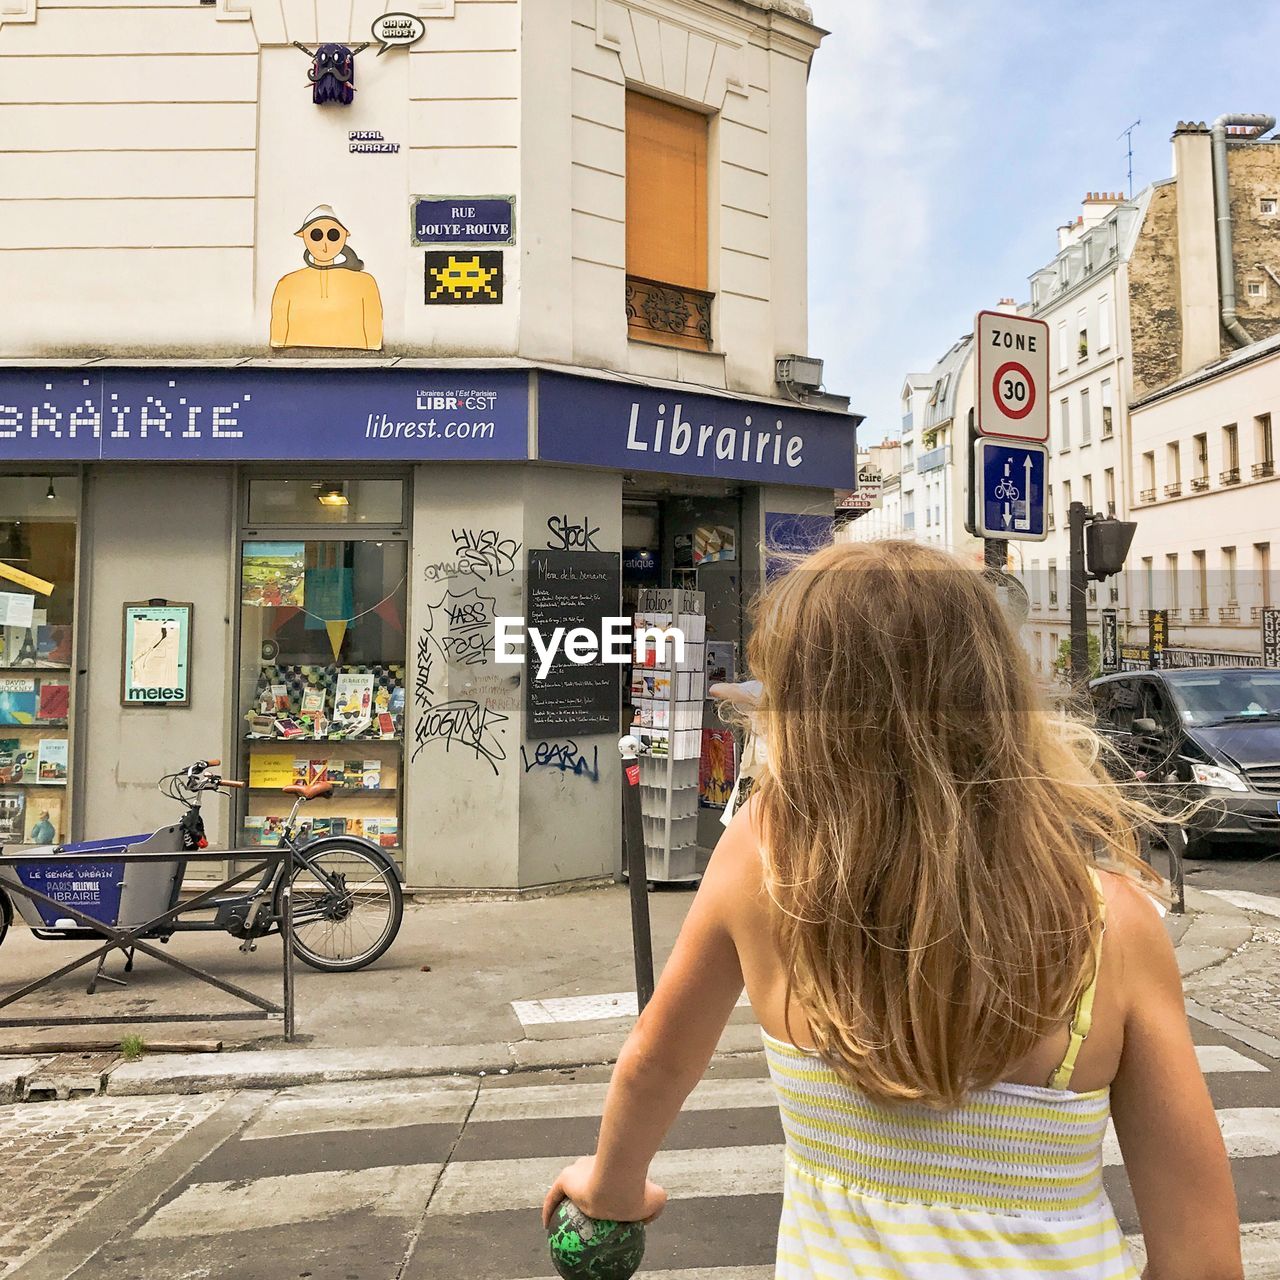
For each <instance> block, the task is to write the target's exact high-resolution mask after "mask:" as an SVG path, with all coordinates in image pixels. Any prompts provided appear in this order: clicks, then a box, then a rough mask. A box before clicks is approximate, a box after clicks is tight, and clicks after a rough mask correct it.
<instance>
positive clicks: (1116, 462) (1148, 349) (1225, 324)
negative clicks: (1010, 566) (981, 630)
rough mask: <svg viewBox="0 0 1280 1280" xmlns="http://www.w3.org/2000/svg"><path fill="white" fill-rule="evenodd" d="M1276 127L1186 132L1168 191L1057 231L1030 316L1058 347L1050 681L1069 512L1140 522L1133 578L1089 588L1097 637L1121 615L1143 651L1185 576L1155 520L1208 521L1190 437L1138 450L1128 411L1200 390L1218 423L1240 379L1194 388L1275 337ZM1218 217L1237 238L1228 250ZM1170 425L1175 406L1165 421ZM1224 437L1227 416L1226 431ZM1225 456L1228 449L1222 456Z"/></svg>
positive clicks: (1223, 126) (1038, 582)
mask: <svg viewBox="0 0 1280 1280" xmlns="http://www.w3.org/2000/svg"><path fill="white" fill-rule="evenodd" d="M1274 124H1275V121H1274V119H1273V118H1272V117H1269V116H1224V117H1222V118H1221V119H1220V120H1219V121H1217V122H1215V124H1214V126H1213V128H1210V127H1208V126H1206V125H1204V124H1187V123H1185V122H1181V123H1179V125H1178V126H1177V129H1176V131H1175V133H1174V135H1173V169H1174V172H1173V176H1172V177H1170V178H1169V179H1166V180H1163V181H1161V182H1157V183H1154V184H1153V185H1152V186H1150V187H1148V188H1146V189H1145V190H1144V191H1142V192H1140V193H1139V194H1138V195H1137V196H1135V197H1133V198H1132V199H1124V198H1122V197H1121V196H1120V195H1119V194H1116V193H1090V194H1089V195H1088V196H1087V197H1086V199H1085V201H1084V204H1083V208H1082V211H1081V213H1080V214H1079V215H1078V216H1077V217H1076V218H1075V220H1074V221H1073V222H1071V223H1069V224H1067V225H1066V226H1063V227H1061V228H1059V232H1058V252H1057V254H1056V255H1055V257H1054V259H1053V261H1052V262H1050V263H1048V264H1047V265H1046V266H1045V267H1043V268H1041V269H1040V270H1039V271H1037V272H1035V273H1034V274H1033V275H1032V277H1031V298H1030V303H1029V305H1028V307H1027V308H1026V311H1027V313H1028V314H1031V315H1034V316H1036V317H1037V318H1039V319H1043V320H1045V321H1046V322H1047V323H1048V325H1049V329H1050V337H1051V347H1052V359H1051V365H1050V399H1051V406H1050V412H1051V430H1050V439H1049V447H1050V452H1051V459H1050V472H1049V474H1050V492H1049V501H1050V512H1049V520H1050V528H1051V532H1050V535H1049V538H1048V539H1047V540H1046V541H1045V542H1043V543H1040V544H1028V545H1027V546H1026V547H1024V548H1023V552H1024V555H1025V557H1026V563H1025V566H1024V567H1025V569H1026V571H1027V577H1026V585H1027V588H1028V594H1029V596H1030V598H1031V615H1030V618H1029V620H1028V626H1027V638H1028V643H1029V645H1030V648H1031V652H1032V656H1033V661H1034V663H1035V665H1036V666H1037V668H1038V669H1039V670H1041V671H1048V670H1050V669H1051V667H1052V665H1053V662H1054V659H1055V657H1056V656H1057V654H1058V651H1059V648H1060V646H1061V644H1062V641H1063V639H1064V638H1065V637H1066V635H1067V629H1068V604H1069V602H1068V598H1067V573H1068V542H1067V528H1066V512H1067V509H1068V507H1069V506H1070V504H1071V502H1072V501H1080V502H1083V503H1084V504H1085V505H1086V507H1088V508H1089V509H1090V510H1091V511H1097V512H1101V513H1104V514H1105V513H1107V512H1114V513H1115V514H1116V515H1118V516H1121V517H1122V518H1126V519H1132V520H1134V521H1136V522H1137V525H1138V533H1137V537H1136V539H1135V543H1134V548H1133V551H1132V552H1131V553H1130V560H1129V565H1130V568H1129V570H1128V571H1127V572H1126V573H1125V574H1124V575H1121V577H1120V578H1119V579H1113V580H1112V581H1111V582H1109V583H1107V584H1105V585H1103V586H1098V585H1095V584H1091V585H1090V588H1089V593H1088V603H1089V611H1090V627H1091V629H1092V630H1095V631H1096V630H1097V629H1098V627H1099V625H1100V622H1099V610H1101V609H1102V608H1114V609H1116V610H1117V613H1118V618H1119V620H1120V623H1121V638H1122V640H1124V639H1125V638H1126V636H1127V634H1128V631H1127V629H1128V628H1132V634H1133V637H1134V638H1135V642H1137V641H1140V640H1142V639H1143V637H1145V628H1146V619H1145V616H1144V610H1146V609H1148V608H1149V607H1150V605H1149V604H1148V603H1147V601H1148V599H1149V598H1150V597H1152V596H1153V595H1158V594H1159V592H1158V587H1157V586H1156V585H1155V584H1156V583H1157V576H1158V575H1160V574H1163V573H1164V572H1165V571H1166V570H1172V569H1174V568H1176V567H1178V566H1181V565H1182V557H1183V556H1184V555H1185V554H1186V552H1185V551H1179V550H1178V549H1177V548H1174V547H1169V548H1166V547H1165V546H1163V545H1162V539H1164V538H1165V537H1166V536H1167V534H1168V532H1169V530H1170V528H1171V525H1170V523H1169V522H1168V521H1166V520H1164V519H1162V518H1155V519H1153V518H1151V517H1152V514H1153V510H1154V509H1155V508H1157V507H1159V506H1160V505H1162V504H1164V503H1181V504H1182V511H1181V514H1182V518H1183V520H1193V521H1195V522H1196V523H1197V524H1199V523H1200V522H1201V517H1200V515H1199V514H1198V513H1199V511H1200V510H1201V509H1199V508H1195V509H1193V508H1190V507H1189V506H1187V501H1186V500H1187V498H1189V497H1191V496H1196V495H1199V494H1201V493H1202V492H1204V488H1203V487H1202V486H1203V480H1204V478H1203V476H1202V475H1201V474H1200V472H1199V471H1198V470H1196V468H1198V467H1200V466H1201V464H1200V462H1199V460H1198V459H1197V458H1195V457H1193V452H1192V449H1193V446H1192V445H1190V444H1187V445H1185V446H1184V445H1182V444H1176V447H1175V441H1174V439H1173V438H1172V437H1173V436H1176V435H1177V434H1178V432H1180V431H1181V429H1182V428H1181V427H1175V426H1173V425H1168V427H1167V428H1166V426H1165V425H1162V424H1161V423H1159V422H1157V423H1156V425H1154V426H1144V427H1143V432H1144V441H1145V443H1144V444H1143V446H1142V447H1139V443H1138V440H1137V438H1136V436H1135V434H1134V431H1135V428H1134V426H1133V423H1132V420H1131V406H1134V405H1136V404H1138V403H1142V404H1144V405H1148V406H1153V407H1154V405H1156V404H1162V405H1163V404H1164V401H1163V400H1162V399H1160V398H1159V397H1160V395H1161V394H1162V393H1163V391H1165V390H1166V389H1169V388H1171V386H1174V385H1178V386H1181V385H1182V380H1184V379H1191V380H1192V382H1193V383H1195V385H1196V386H1198V387H1200V389H1201V394H1202V397H1203V398H1202V399H1201V400H1200V409H1198V410H1197V411H1198V412H1201V411H1202V412H1207V410H1205V409H1204V408H1203V406H1204V405H1205V404H1206V402H1207V400H1208V399H1211V398H1213V397H1216V396H1221V395H1226V394H1228V393H1227V392H1226V390H1225V387H1226V385H1227V381H1226V380H1227V378H1228V377H1229V376H1230V371H1229V370H1228V371H1226V372H1225V373H1224V375H1223V377H1222V378H1220V379H1210V380H1209V383H1207V384H1204V385H1203V386H1202V385H1201V384H1200V383H1199V381H1197V379H1196V375H1198V374H1199V373H1200V372H1201V371H1203V370H1205V369H1206V368H1207V367H1208V366H1211V365H1216V364H1217V363H1218V362H1221V361H1224V360H1226V359H1228V358H1233V357H1232V353H1233V352H1235V351H1236V350H1237V348H1238V347H1239V346H1240V344H1241V343H1242V342H1243V343H1245V344H1246V345H1249V344H1252V343H1253V342H1255V341H1257V340H1261V339H1265V338H1266V337H1268V336H1269V335H1271V334H1274V333H1276V332H1280V290H1278V289H1277V287H1276V285H1275V283H1274V281H1273V280H1272V277H1271V275H1270V272H1273V271H1280V257H1278V256H1277V250H1276V245H1277V237H1276V230H1277V227H1278V226H1280V224H1278V223H1277V221H1276V209H1277V207H1278V201H1280V145H1278V144H1277V143H1276V141H1275V140H1272V139H1268V138H1267V137H1266V135H1267V134H1268V132H1269V131H1270V130H1271V129H1272V128H1273V127H1274ZM1223 211H1229V213H1230V219H1229V222H1228V225H1229V226H1230V227H1231V232H1230V237H1229V241H1228V242H1225V243H1224V241H1223V240H1222V238H1221V237H1222V227H1223V219H1222V217H1220V216H1219V214H1220V213H1222V212H1223ZM1224 282H1225V283H1224ZM1233 367H1234V366H1233ZM1258 376H1261V377H1263V378H1264V379H1265V376H1266V375H1265V374H1261V375H1258ZM1255 398H1256V393H1255ZM1262 398H1263V400H1265V399H1266V397H1265V395H1264V396H1263V397H1262ZM1178 403H1179V404H1180V405H1181V404H1182V403H1183V401H1181V400H1179V402H1178ZM1170 411H1171V410H1170V409H1169V408H1168V406H1165V407H1164V408H1162V409H1161V410H1160V413H1159V414H1158V415H1157V417H1158V418H1163V417H1164V416H1165V415H1166V414H1167V413H1169V412H1170ZM1257 412H1258V413H1262V414H1265V412H1266V410H1265V408H1260V409H1258V411H1257ZM1147 421H1148V422H1150V421H1152V419H1150V418H1148V420H1147ZM1251 423H1252V415H1251V416H1250V417H1249V418H1247V419H1246V420H1245V425H1244V426H1242V427H1239V430H1240V431H1241V432H1244V433H1246V434H1247V433H1248V432H1251V431H1253V430H1254V428H1253V427H1252V425H1251ZM1229 425H1231V417H1230V414H1228V416H1227V417H1225V418H1224V419H1223V422H1222V423H1221V424H1219V427H1224V426H1229ZM1162 433H1164V434H1170V433H1171V436H1170V439H1167V440H1166V439H1164V438H1163V434H1162ZM1191 434H1192V436H1195V435H1198V434H1201V433H1199V432H1192V433H1191ZM1207 434H1209V435H1212V434H1213V433H1212V432H1208V433H1207ZM1157 437H1159V439H1157ZM1243 438H1244V436H1241V439H1243ZM1251 438H1252V437H1250V439H1251ZM1215 439H1219V438H1218V437H1215ZM1223 447H1225V446H1222V445H1221V442H1220V440H1219V444H1218V445H1216V446H1215V448H1223ZM1231 469H1232V468H1231V466H1229V465H1227V466H1223V467H1221V468H1220V470H1222V471H1230V470H1231ZM1249 478H1250V479H1251V480H1252V479H1253V477H1252V475H1250V477H1249ZM1193 479H1194V480H1195V483H1196V485H1197V486H1198V487H1197V488H1196V489H1194V490H1193V489H1192V488H1191V483H1192V480H1193ZM1259 479H1260V480H1261V479H1263V477H1259ZM1248 505H1249V510H1250V512H1251V514H1249V515H1248V516H1247V518H1248V519H1250V520H1253V519H1257V520H1258V521H1259V522H1260V523H1259V524H1258V526H1257V530H1256V535H1257V536H1256V538H1255V541H1256V542H1257V543H1258V545H1259V546H1262V545H1266V544H1268V543H1269V542H1270V537H1269V534H1268V526H1267V523H1266V520H1267V516H1266V512H1265V506H1266V504H1265V503H1259V504H1257V506H1256V507H1255V506H1253V505H1252V504H1248ZM1221 510H1222V511H1224V512H1225V510H1226V508H1225V507H1223V508H1222V509H1221ZM1209 518H1211V519H1217V518H1218V512H1217V511H1215V512H1213V513H1210V514H1209ZM1233 518H1234V517H1233ZM1272 522H1273V523H1274V515H1273V516H1272ZM1222 545H1223V546H1228V545H1230V543H1229V542H1227V541H1223V542H1222ZM1250 545H1252V544H1250ZM1207 554H1208V553H1207V550H1206V555H1207ZM1170 556H1172V557H1173V559H1172V560H1170V559H1168V557H1170ZM1135 566H1136V567H1135ZM1148 570H1149V572H1148ZM1197 607H1199V606H1197ZM1215 607H1216V606H1215ZM1197 620H1198V621H1201V620H1200V619H1199V618H1198V619H1197ZM1184 621H1186V620H1185V619H1184ZM1180 639H1181V637H1179V636H1175V637H1174V642H1175V643H1178V642H1179V640H1180Z"/></svg>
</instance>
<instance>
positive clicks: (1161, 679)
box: [1089, 667, 1280, 857]
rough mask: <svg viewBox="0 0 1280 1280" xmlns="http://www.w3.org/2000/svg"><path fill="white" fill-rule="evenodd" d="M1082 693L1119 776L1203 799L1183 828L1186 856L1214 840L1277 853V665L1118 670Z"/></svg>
mask: <svg viewBox="0 0 1280 1280" xmlns="http://www.w3.org/2000/svg"><path fill="white" fill-rule="evenodd" d="M1089 689H1090V692H1091V693H1092V695H1093V704H1094V708H1095V710H1096V712H1097V717H1098V728H1099V729H1100V730H1101V731H1102V733H1103V734H1104V735H1105V736H1106V737H1107V738H1108V739H1109V740H1110V741H1111V742H1112V743H1113V745H1114V746H1115V747H1116V748H1117V750H1118V752H1119V754H1120V756H1121V757H1122V759H1123V762H1124V764H1125V765H1126V766H1127V768H1128V769H1130V770H1132V771H1133V772H1135V773H1137V774H1140V775H1143V776H1145V777H1146V778H1148V779H1150V780H1151V781H1153V782H1157V783H1175V782H1176V783H1181V784H1182V788H1181V789H1180V792H1179V794H1181V795H1185V797H1186V799H1187V800H1201V799H1203V800H1206V801H1209V803H1207V804H1205V805H1204V806H1203V808H1201V809H1200V810H1199V811H1198V812H1196V813H1194V814H1193V815H1192V816H1191V817H1190V819H1189V820H1188V823H1187V829H1186V835H1187V853H1188V854H1189V855H1190V856H1191V857H1196V856H1203V855H1204V854H1205V853H1206V852H1209V851H1210V849H1211V847H1212V846H1213V845H1214V844H1215V843H1219V842H1221V843H1228V842H1236V841H1241V842H1244V841H1248V842H1251V843H1261V844H1266V845H1269V846H1271V847H1273V848H1276V849H1280V668H1277V667H1196V668H1191V669H1188V670H1179V671H1132V672H1122V673H1121V674H1119V675H1112V676H1103V677H1102V678H1101V679H1098V680H1094V681H1093V682H1092V683H1091V684H1090V686H1089Z"/></svg>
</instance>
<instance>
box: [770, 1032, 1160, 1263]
mask: <svg viewBox="0 0 1280 1280" xmlns="http://www.w3.org/2000/svg"><path fill="white" fill-rule="evenodd" d="M765 1048H766V1051H767V1054H768V1059H769V1070H770V1074H771V1075H772V1077H773V1083H774V1085H775V1087H776V1089H777V1093H778V1100H779V1105H780V1106H781V1109H782V1124H783V1129H784V1131H785V1133H786V1190H785V1193H784V1198H783V1206H782V1221H781V1224H780V1226H779V1231H778V1263H777V1271H776V1272H775V1275H776V1278H777V1280H852V1278H853V1277H857V1280H863V1278H865V1280H970V1278H971V1277H977V1276H981V1277H983V1280H1014V1278H1015V1277H1017V1280H1028V1277H1032V1276H1055V1277H1061V1278H1063V1280H1136V1278H1137V1276H1138V1269H1137V1267H1136V1266H1135V1265H1134V1263H1133V1259H1132V1257H1131V1256H1130V1254H1129V1248H1128V1246H1127V1245H1126V1243H1125V1240H1124V1236H1123V1234H1122V1233H1121V1231H1120V1227H1119V1224H1118V1223H1117V1222H1116V1217H1115V1213H1114V1211H1113V1210H1112V1208H1111V1203H1110V1201H1109V1200H1108V1199H1107V1195H1106V1192H1105V1191H1104V1190H1103V1187H1102V1140H1103V1137H1104V1136H1105V1134H1106V1130H1107V1118H1108V1116H1109V1115H1110V1110H1111V1107H1110V1090H1109V1089H1098V1090H1094V1091H1093V1092H1091V1093H1072V1092H1070V1091H1069V1090H1067V1089H1064V1088H1040V1087H1036V1086H1031V1085H1015V1084H999V1085H996V1086H995V1087H994V1088H991V1089H984V1090H982V1091H980V1092H978V1093H975V1094H973V1095H972V1096H971V1097H970V1098H969V1100H968V1101H967V1102H966V1103H965V1104H964V1105H963V1106H961V1107H958V1108H956V1109H955V1110H953V1111H936V1110H933V1109H931V1108H928V1107H924V1106H920V1105H915V1104H905V1105H899V1106H887V1105H885V1104H883V1103H880V1102H876V1101H874V1100H872V1099H870V1098H868V1097H866V1096H865V1095H863V1094H861V1093H859V1092H858V1091H857V1090H855V1089H852V1088H850V1087H849V1086H848V1085H847V1084H845V1083H844V1082H843V1081H842V1080H841V1079H840V1078H839V1077H838V1076H837V1075H836V1073H835V1072H834V1071H833V1070H832V1069H831V1068H830V1067H828V1066H826V1065H825V1064H824V1063H822V1062H821V1061H820V1060H819V1059H817V1058H815V1057H814V1056H813V1055H811V1054H809V1053H806V1052H804V1051H803V1050H800V1049H797V1048H795V1047H794V1046H793V1045H789V1044H784V1043H783V1042H782V1041H780V1040H775V1039H773V1038H772V1037H771V1036H769V1035H767V1034H766V1035H765Z"/></svg>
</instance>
